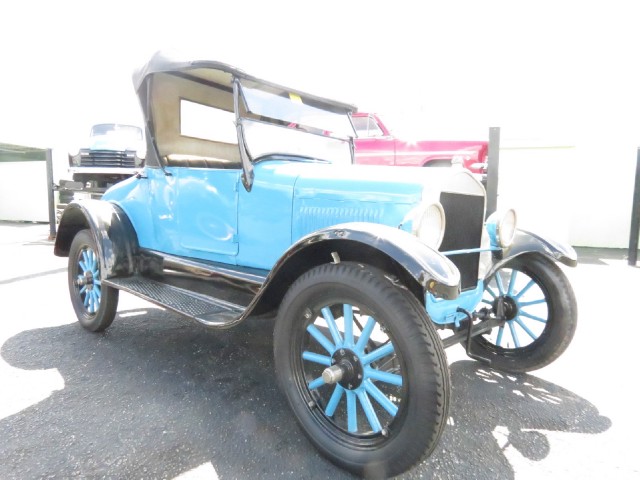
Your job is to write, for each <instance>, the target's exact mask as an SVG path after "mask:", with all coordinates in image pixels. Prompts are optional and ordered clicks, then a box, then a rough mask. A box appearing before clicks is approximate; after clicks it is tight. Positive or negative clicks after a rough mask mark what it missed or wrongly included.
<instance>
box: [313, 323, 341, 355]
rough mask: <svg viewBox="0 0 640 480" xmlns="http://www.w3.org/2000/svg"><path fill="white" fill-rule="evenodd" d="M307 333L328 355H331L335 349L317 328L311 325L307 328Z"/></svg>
mask: <svg viewBox="0 0 640 480" xmlns="http://www.w3.org/2000/svg"><path fill="white" fill-rule="evenodd" d="M307 332H309V334H310V335H311V336H312V337H313V338H314V339H315V340H316V342H318V343H319V344H320V345H322V347H323V348H324V349H325V350H326V351H327V352H329V355H333V352H334V351H335V349H336V347H335V346H334V345H333V343H331V342H330V341H329V339H328V338H327V337H325V336H324V335H323V334H322V332H321V331H320V330H318V328H317V327H316V326H315V325H313V324H311V325H309V326H308V327H307Z"/></svg>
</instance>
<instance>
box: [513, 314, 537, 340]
mask: <svg viewBox="0 0 640 480" xmlns="http://www.w3.org/2000/svg"><path fill="white" fill-rule="evenodd" d="M514 321H515V322H516V323H517V324H518V325H520V328H522V329H523V330H524V331H525V332H527V335H529V336H530V337H531V339H532V340H537V339H538V335H536V334H535V333H533V332H532V331H531V330H530V329H529V327H527V325H526V324H525V323H524V322H523V321H522V320H520V318H518V317H516V318H514Z"/></svg>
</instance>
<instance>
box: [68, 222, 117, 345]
mask: <svg viewBox="0 0 640 480" xmlns="http://www.w3.org/2000/svg"><path fill="white" fill-rule="evenodd" d="M100 269H101V265H100V256H99V255H98V249H97V248H96V244H95V241H94V239H93V236H92V235H91V233H90V232H89V230H81V231H80V232H78V233H77V235H76V236H75V237H74V239H73V242H72V243H71V248H70V250H69V267H68V283H69V295H70V297H71V304H72V305H73V309H74V310H75V312H76V316H77V317H78V321H79V322H80V324H81V325H82V326H83V327H84V328H86V329H87V330H91V331H92V332H99V331H102V330H104V329H106V328H107V327H108V326H109V325H111V322H113V319H114V317H115V315H116V310H117V308H118V293H119V292H118V290H117V289H115V288H112V287H107V286H103V285H102V278H101V271H100Z"/></svg>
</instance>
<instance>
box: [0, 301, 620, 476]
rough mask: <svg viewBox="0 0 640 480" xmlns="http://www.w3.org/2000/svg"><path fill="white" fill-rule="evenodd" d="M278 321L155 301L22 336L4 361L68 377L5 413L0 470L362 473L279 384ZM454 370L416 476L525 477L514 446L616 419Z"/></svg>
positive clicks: (570, 398) (473, 366)
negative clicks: (95, 321)
mask: <svg viewBox="0 0 640 480" xmlns="http://www.w3.org/2000/svg"><path fill="white" fill-rule="evenodd" d="M143 313H144V314H143ZM272 327H273V325H272V321H271V320H270V319H264V318H263V319H249V320H248V321H247V322H246V323H245V324H243V325H240V326H239V327H236V328H235V329H232V330H228V331H211V330H206V329H205V328H204V327H201V326H199V325H195V324H193V323H191V322H189V321H185V320H184V319H182V318H180V317H177V316H175V315H173V314H171V313H167V312H165V311H163V310H160V309H154V308H150V309H146V310H145V311H144V312H138V311H136V310H130V311H121V312H120V313H119V316H118V318H116V320H115V322H114V324H113V325H112V327H111V328H110V329H109V330H108V331H107V332H106V333H103V334H91V333H89V332H87V331H85V330H83V329H82V328H81V327H80V326H79V325H78V324H71V325H63V326H57V327H51V328H44V329H38V330H30V331H24V332H21V333H19V334H18V335H15V336H14V337H12V338H10V339H9V340H8V341H7V342H5V344H4V345H3V346H2V348H1V350H0V354H1V355H2V357H3V359H4V360H5V361H6V362H7V363H9V364H10V365H12V366H14V367H16V368H20V369H46V368H56V369H58V371H59V372H60V374H61V376H62V377H63V379H64V383H65V386H64V388H63V389H62V390H59V391H55V392H53V393H52V394H51V396H49V397H48V398H47V399H45V400H44V401H42V402H39V403H38V404H35V405H32V406H30V407H28V408H26V409H24V410H22V411H20V412H19V413H17V414H15V415H12V416H9V417H7V418H4V419H2V420H0V438H2V439H3V440H2V441H1V442H0V478H27V477H28V478H41V477H50V476H51V477H58V478H69V477H109V478H173V477H176V476H178V475H180V474H182V473H184V472H187V471H189V470H191V469H194V468H196V467H199V466H201V465H203V464H206V463H209V462H210V464H211V465H212V466H213V467H214V468H215V470H216V473H217V476H218V477H219V478H257V477H258V478H282V477H288V478H333V479H339V478H350V477H349V475H347V474H346V473H345V472H343V471H342V470H340V469H338V468H336V467H334V466H333V465H332V464H331V463H329V462H328V461H326V460H325V459H324V458H323V457H321V456H320V455H319V454H318V453H317V451H316V450H315V449H314V448H313V447H312V446H311V444H310V443H309V442H308V441H307V440H306V438H305V437H304V436H303V434H302V433H301V431H300V430H299V429H298V427H297V424H296V422H295V420H294V418H293V416H292V413H291V411H290V409H289V408H288V406H287V405H286V402H285V400H284V398H283V396H282V395H281V394H280V392H279V390H278V388H277V385H276V383H275V381H274V378H275V377H274V373H273V362H272V348H273V344H272V340H271V337H272ZM451 374H452V389H453V392H452V403H451V410H450V415H451V420H450V422H449V423H450V424H449V425H448V426H447V429H446V430H445V433H444V435H443V437H442V440H441V442H440V445H439V447H438V448H437V449H436V451H435V453H434V454H433V455H432V456H431V457H430V458H429V459H428V460H427V461H426V462H424V463H423V464H421V465H420V466H418V467H417V468H416V469H414V470H413V471H412V472H410V473H409V474H407V478H410V477H414V476H416V477H417V476H419V475H423V476H424V477H427V478H471V477H473V478H502V479H505V478H513V477H514V472H513V468H512V466H511V465H510V464H509V462H508V460H507V458H506V457H505V455H504V453H503V449H504V448H505V445H504V443H505V441H506V442H507V443H508V444H509V445H511V446H513V447H515V448H516V449H517V450H518V451H520V453H521V454H522V455H524V456H525V457H526V458H529V459H533V460H541V459H543V458H544V457H546V456H547V455H548V453H549V451H550V445H549V441H548V440H547V438H546V437H545V435H544V434H543V433H541V432H539V431H537V430H551V431H565V432H587V433H599V432H603V431H605V430H606V429H607V428H608V427H609V426H610V425H611V422H610V420H609V419H608V418H606V417H602V416H600V415H599V413H598V411H597V409H596V408H595V407H594V406H593V405H592V404H590V403H589V402H588V401H587V400H585V399H583V398H580V397H578V396H577V395H575V394H573V393H571V392H569V391H567V390H565V389H563V388H561V387H559V386H557V385H554V384H551V383H549V382H546V381H543V380H541V379H539V378H537V377H535V376H532V375H519V376H510V375H509V376H508V375H504V374H500V373H498V372H495V371H493V370H491V369H488V368H486V367H483V366H482V365H480V364H478V363H476V362H472V361H459V362H456V363H454V364H453V365H451ZM497 427H501V428H503V429H502V430H501V431H502V432H503V435H504V439H503V441H502V443H500V442H499V441H498V440H499V439H496V437H495V433H493V432H494V431H495V430H496V428H497ZM470 452H471V454H470ZM482 472H486V473H487V475H486V477H484V476H483V475H484V474H483V473H482Z"/></svg>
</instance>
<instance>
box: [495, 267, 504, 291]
mask: <svg viewBox="0 0 640 480" xmlns="http://www.w3.org/2000/svg"><path fill="white" fill-rule="evenodd" d="M496 285H497V286H498V291H499V292H500V295H504V294H505V293H506V292H505V289H504V284H503V283H502V277H501V276H500V272H498V273H497V274H496Z"/></svg>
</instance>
